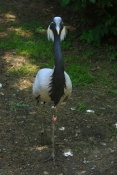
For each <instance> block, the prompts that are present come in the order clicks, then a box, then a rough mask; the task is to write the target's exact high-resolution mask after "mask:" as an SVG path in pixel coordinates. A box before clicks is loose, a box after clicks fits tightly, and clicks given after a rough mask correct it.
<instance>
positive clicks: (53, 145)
mask: <svg viewBox="0 0 117 175" xmlns="http://www.w3.org/2000/svg"><path fill="white" fill-rule="evenodd" d="M56 120H57V117H55V116H54V115H53V117H52V159H53V164H54V165H55V138H54V131H55V122H56Z"/></svg>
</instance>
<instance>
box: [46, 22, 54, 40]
mask: <svg viewBox="0 0 117 175" xmlns="http://www.w3.org/2000/svg"><path fill="white" fill-rule="evenodd" d="M47 38H48V40H52V41H54V34H53V31H52V30H51V29H50V25H49V27H48V29H47Z"/></svg>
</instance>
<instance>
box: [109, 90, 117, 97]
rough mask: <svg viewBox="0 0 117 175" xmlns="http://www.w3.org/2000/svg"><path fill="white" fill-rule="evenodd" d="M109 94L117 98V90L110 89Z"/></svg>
mask: <svg viewBox="0 0 117 175" xmlns="http://www.w3.org/2000/svg"><path fill="white" fill-rule="evenodd" d="M108 93H109V94H112V95H113V96H114V97H116V98H117V89H110V90H109V91H108Z"/></svg>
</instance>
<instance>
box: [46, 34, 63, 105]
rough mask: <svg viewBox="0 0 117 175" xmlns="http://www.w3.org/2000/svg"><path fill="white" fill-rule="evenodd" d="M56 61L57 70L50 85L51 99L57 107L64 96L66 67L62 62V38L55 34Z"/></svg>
mask: <svg viewBox="0 0 117 175" xmlns="http://www.w3.org/2000/svg"><path fill="white" fill-rule="evenodd" d="M54 59H55V68H54V72H53V75H52V80H51V83H50V88H51V89H50V91H49V92H50V97H51V100H52V101H54V104H55V106H56V105H57V104H58V103H59V101H60V99H61V97H62V96H63V95H64V88H65V87H66V86H65V76H64V65H63V60H62V52H61V46H60V36H58V35H57V33H55V34H54Z"/></svg>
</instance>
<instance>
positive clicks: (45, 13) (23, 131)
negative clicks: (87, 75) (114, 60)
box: [0, 0, 117, 175]
mask: <svg viewBox="0 0 117 175" xmlns="http://www.w3.org/2000/svg"><path fill="white" fill-rule="evenodd" d="M1 2H2V1H1ZM3 4H5V6H6V7H7V11H8V12H9V13H11V14H12V13H13V14H15V16H16V17H17V18H18V19H19V21H20V22H21V21H22V20H30V19H33V18H35V19H37V18H38V17H40V19H41V20H47V21H48V20H50V21H51V19H52V17H53V16H55V15H59V14H60V15H63V16H64V14H65V12H62V10H60V9H61V8H60V6H59V4H58V2H56V3H54V2H52V3H48V1H39V0H35V1H29V0H20V1H18V2H16V1H15V0H10V1H9V0H7V1H5V2H4V1H3ZM52 4H53V5H52ZM13 18H14V16H12V17H11V16H10V19H13ZM65 20H66V21H67V20H68V19H67V16H65ZM0 22H1V24H2V25H4V29H5V30H4V32H2V33H1V35H5V34H6V32H7V28H8V26H9V25H11V24H10V23H9V22H8V21H7V20H5V18H3V16H2V15H1V17H0ZM67 22H68V21H67ZM25 59H26V58H25V57H23V56H19V55H17V54H16V53H15V51H14V50H12V51H5V50H4V51H3V50H0V83H1V84H2V87H1V88H0V120H1V122H0V127H1V128H0V130H1V143H0V161H1V167H0V175H16V174H17V175H91V174H92V175H104V174H106V175H111V174H112V175H116V174H117V133H116V132H117V130H116V128H115V126H114V124H116V123H117V98H116V97H114V96H112V94H109V93H107V91H108V86H105V87H100V88H96V87H95V85H93V84H92V85H91V86H88V87H78V88H73V93H72V96H71V97H70V99H69V100H68V101H67V102H66V103H64V104H63V105H61V107H60V110H59V113H58V116H57V117H58V118H57V121H56V123H55V152H56V166H55V167H54V166H53V163H52V161H45V160H46V159H47V157H48V156H50V154H51V151H52V145H51V135H52V134H51V130H52V121H51V118H52V117H51V116H52V111H51V109H50V105H49V104H46V105H45V108H44V109H43V108H41V107H37V106H36V102H35V100H34V98H33V96H32V83H33V79H34V77H22V78H20V79H19V78H18V77H17V76H14V77H13V76H12V77H11V76H9V75H8V74H7V68H10V67H12V66H17V65H19V64H20V65H21V64H23V63H24V61H25ZM103 64H105V63H103ZM109 87H110V85H109ZM18 102H19V103H18ZM82 103H85V105H86V108H85V107H81V104H82ZM87 110H90V111H87ZM42 111H43V114H42ZM41 115H44V116H45V117H44V127H45V128H46V134H45V135H44V141H43V140H42V135H41ZM65 152H67V153H68V154H69V155H68V156H65V155H64V154H65Z"/></svg>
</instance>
